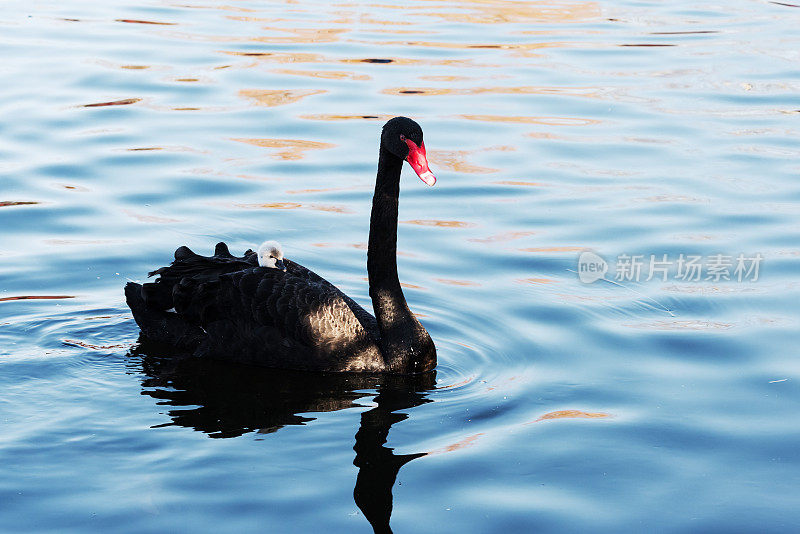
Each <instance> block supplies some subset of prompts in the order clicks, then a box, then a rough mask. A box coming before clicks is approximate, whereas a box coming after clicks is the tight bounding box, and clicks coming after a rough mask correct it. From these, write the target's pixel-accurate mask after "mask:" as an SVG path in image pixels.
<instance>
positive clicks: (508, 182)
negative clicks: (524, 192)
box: [492, 180, 548, 187]
mask: <svg viewBox="0 0 800 534" xmlns="http://www.w3.org/2000/svg"><path fill="white" fill-rule="evenodd" d="M492 183H493V184H498V185H520V186H524V187H548V184H543V183H540V182H520V181H517V180H498V181H496V182H492Z"/></svg>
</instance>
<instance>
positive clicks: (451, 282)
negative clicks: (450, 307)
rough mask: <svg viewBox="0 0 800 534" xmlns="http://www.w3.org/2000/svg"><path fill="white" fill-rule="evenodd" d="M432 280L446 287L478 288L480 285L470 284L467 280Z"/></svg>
mask: <svg viewBox="0 0 800 534" xmlns="http://www.w3.org/2000/svg"><path fill="white" fill-rule="evenodd" d="M434 280H436V281H437V282H439V283H440V284H445V285H448V286H462V287H478V286H480V285H481V284H479V283H478V282H471V281H469V280H451V279H449V278H434Z"/></svg>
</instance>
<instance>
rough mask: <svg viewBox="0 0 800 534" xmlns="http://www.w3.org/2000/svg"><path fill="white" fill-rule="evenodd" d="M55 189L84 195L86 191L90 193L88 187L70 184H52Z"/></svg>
mask: <svg viewBox="0 0 800 534" xmlns="http://www.w3.org/2000/svg"><path fill="white" fill-rule="evenodd" d="M53 185H54V186H56V187H60V188H62V189H67V190H68V191H80V192H81V193H85V192H87V191H91V189H89V188H88V187H84V186H82V185H70V184H53Z"/></svg>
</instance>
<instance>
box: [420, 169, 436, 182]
mask: <svg viewBox="0 0 800 534" xmlns="http://www.w3.org/2000/svg"><path fill="white" fill-rule="evenodd" d="M419 179H420V180H422V181H423V182H425V183H426V184H428V185H430V186H432V185H433V184H435V183H436V177H435V176H434V175H433V173H432V172H431V171H426V172H423V173H422V174H420V175H419Z"/></svg>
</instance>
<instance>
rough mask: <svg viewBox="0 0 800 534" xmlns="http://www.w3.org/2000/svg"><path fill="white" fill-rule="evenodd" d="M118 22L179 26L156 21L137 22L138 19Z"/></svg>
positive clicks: (118, 20) (173, 23) (119, 20)
mask: <svg viewBox="0 0 800 534" xmlns="http://www.w3.org/2000/svg"><path fill="white" fill-rule="evenodd" d="M116 21H117V22H125V23H127V24H155V25H157V26H177V23H175V22H158V21H155V20H137V19H116Z"/></svg>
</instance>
